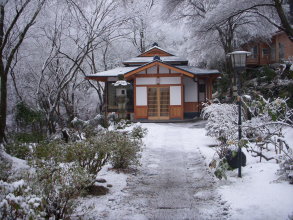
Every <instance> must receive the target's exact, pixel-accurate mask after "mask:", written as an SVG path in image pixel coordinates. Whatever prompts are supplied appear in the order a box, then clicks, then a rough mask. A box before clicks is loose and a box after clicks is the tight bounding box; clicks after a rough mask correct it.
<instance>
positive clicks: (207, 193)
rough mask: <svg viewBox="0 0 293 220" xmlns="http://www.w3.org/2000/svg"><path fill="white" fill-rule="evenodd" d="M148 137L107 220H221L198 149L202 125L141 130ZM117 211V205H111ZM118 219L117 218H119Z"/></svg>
mask: <svg viewBox="0 0 293 220" xmlns="http://www.w3.org/2000/svg"><path fill="white" fill-rule="evenodd" d="M143 126H144V127H147V128H148V130H149V133H148V135H147V137H146V138H145V143H146V148H145V149H144V153H143V158H142V167H141V168H140V170H139V172H138V173H137V175H136V176H135V175H132V176H131V177H130V178H129V179H128V185H127V187H126V188H125V189H124V192H125V194H126V195H128V196H126V197H125V198H123V199H121V200H120V201H119V205H118V206H115V210H112V211H113V212H111V213H109V215H108V218H109V219H166V220H167V219H168V220H171V219H179V220H180V219H199V220H200V219H225V218H226V217H227V216H226V215H227V208H226V207H225V203H224V202H221V198H220V197H219V195H217V193H216V192H215V182H214V179H213V177H212V175H211V173H210V171H209V169H208V168H207V167H206V166H205V161H204V159H203V157H202V155H201V154H200V152H199V150H198V148H197V146H199V145H201V144H208V143H205V142H206V141H207V138H206V137H205V136H204V130H203V129H196V126H199V127H202V124H200V123H197V124H194V123H186V124H144V125H143ZM116 205H117V204H116ZM118 216H119V217H118Z"/></svg>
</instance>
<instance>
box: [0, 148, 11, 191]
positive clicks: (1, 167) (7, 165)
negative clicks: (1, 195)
mask: <svg viewBox="0 0 293 220" xmlns="http://www.w3.org/2000/svg"><path fill="white" fill-rule="evenodd" d="M11 167H12V164H11V162H10V161H9V160H8V159H7V158H6V157H4V156H3V155H2V153H1V152H0V181H1V180H3V181H7V179H8V177H9V176H10V175H11ZM0 192H1V191H0Z"/></svg>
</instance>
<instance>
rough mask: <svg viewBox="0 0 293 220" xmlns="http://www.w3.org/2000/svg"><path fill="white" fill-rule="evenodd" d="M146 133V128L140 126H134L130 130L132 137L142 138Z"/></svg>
mask: <svg viewBox="0 0 293 220" xmlns="http://www.w3.org/2000/svg"><path fill="white" fill-rule="evenodd" d="M147 133H148V131H147V129H146V128H142V127H141V126H135V127H134V128H133V129H132V130H131V132H130V135H131V137H132V138H134V139H139V140H140V139H142V138H143V137H144V136H145V135H146V134H147Z"/></svg>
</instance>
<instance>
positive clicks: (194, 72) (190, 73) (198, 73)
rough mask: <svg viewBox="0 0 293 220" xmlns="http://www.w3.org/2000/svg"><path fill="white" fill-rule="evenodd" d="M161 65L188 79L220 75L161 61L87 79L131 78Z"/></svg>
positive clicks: (114, 70) (116, 69)
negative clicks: (122, 76)
mask: <svg viewBox="0 0 293 220" xmlns="http://www.w3.org/2000/svg"><path fill="white" fill-rule="evenodd" d="M156 65H160V66H163V67H166V68H168V69H171V70H173V71H176V72H178V73H182V74H184V75H186V76H188V77H192V78H193V77H196V76H202V75H219V74H220V72H219V71H218V70H209V69H200V68H197V67H194V66H172V65H169V64H167V63H164V62H162V61H159V60H154V61H152V62H149V63H147V64H145V65H142V66H135V67H117V68H115V69H112V70H107V71H103V72H99V73H95V74H89V75H87V76H86V78H87V79H99V80H102V79H103V78H104V80H105V79H106V78H107V77H117V76H119V75H124V77H125V78H129V77H131V76H133V75H135V74H136V73H139V72H141V71H143V70H145V69H148V68H150V67H153V66H156Z"/></svg>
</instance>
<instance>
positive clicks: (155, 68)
mask: <svg viewBox="0 0 293 220" xmlns="http://www.w3.org/2000/svg"><path fill="white" fill-rule="evenodd" d="M123 65H124V66H123V67H118V68H115V69H112V70H108V71H104V72H99V73H95V74H90V75H87V79H90V80H97V81H103V82H105V98H106V99H105V100H106V111H107V112H117V111H118V103H117V97H118V96H119V95H123V94H125V93H126V94H127V100H128V102H127V113H128V115H130V116H131V115H132V116H133V117H132V118H133V119H135V120H171V119H181V120H182V119H184V118H192V117H194V116H197V115H199V113H200V111H201V108H202V106H201V103H202V102H205V101H207V100H208V99H211V98H212V85H213V81H214V80H215V79H216V78H217V77H218V76H219V75H220V73H219V71H218V70H209V69H200V68H197V67H193V66H189V65H188V61H187V60H186V59H184V58H181V57H178V56H175V55H173V54H171V53H169V52H167V51H165V50H164V49H162V48H160V47H159V46H158V45H157V44H156V43H155V44H154V45H153V47H152V48H150V49H149V50H147V51H146V52H144V53H142V54H140V55H139V56H137V57H134V58H131V59H129V60H126V61H124V62H123ZM122 78H124V80H126V81H127V82H128V83H129V85H127V86H126V84H125V86H126V89H125V91H124V90H123V89H122V90H121V87H120V86H118V87H117V86H116V85H115V82H117V81H118V80H121V79H122ZM119 84H120V83H119ZM118 88H119V89H118ZM121 92H122V93H123V94H118V93H121Z"/></svg>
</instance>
